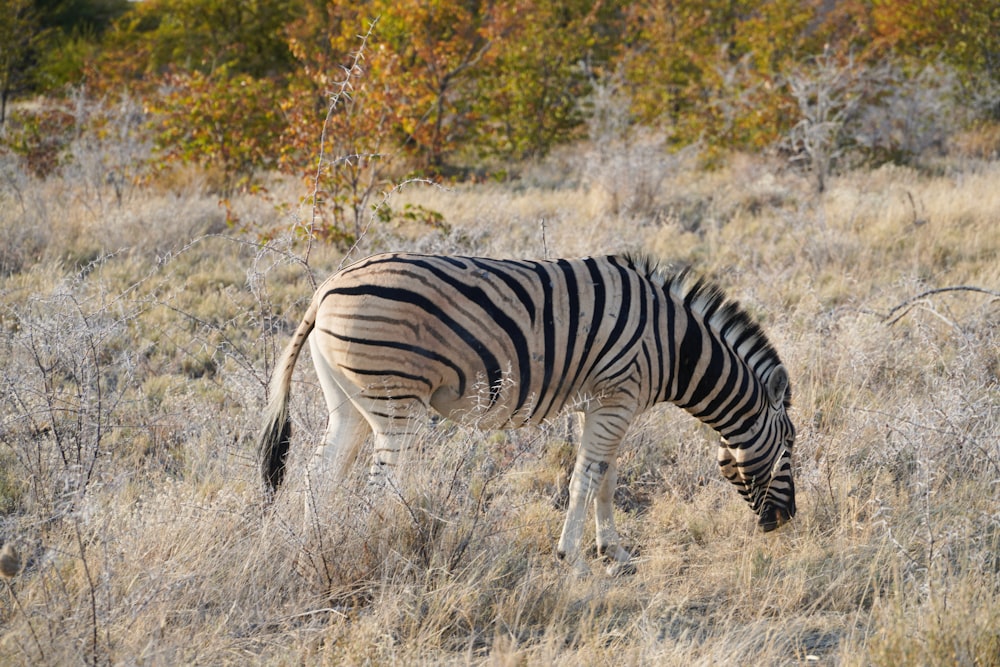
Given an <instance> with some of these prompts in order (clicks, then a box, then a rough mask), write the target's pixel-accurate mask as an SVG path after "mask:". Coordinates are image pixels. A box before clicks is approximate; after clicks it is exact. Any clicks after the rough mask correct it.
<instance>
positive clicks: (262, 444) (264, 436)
mask: <svg viewBox="0 0 1000 667" xmlns="http://www.w3.org/2000/svg"><path fill="white" fill-rule="evenodd" d="M318 309H319V300H318V299H314V300H313V302H312V303H311V304H310V305H309V310H307V311H306V314H305V317H303V318H302V321H301V322H300V323H299V326H298V328H297V329H296V330H295V335H294V336H293V337H292V340H291V341H289V343H288V345H287V346H285V349H284V351H283V352H282V353H281V358H280V359H278V363H277V365H276V366H275V367H274V373H273V375H272V376H271V383H270V385H269V387H268V393H269V394H270V399H269V400H268V403H267V408H265V410H264V425H263V428H261V431H260V437H259V444H258V450H257V451H258V458H259V463H260V473H261V477H263V480H264V485H265V489H266V491H267V493H268V498H269V499H270V497H272V496H273V495H274V492H275V491H277V489H278V486H279V485H280V484H281V480H282V479H284V477H285V459H286V458H287V456H288V449H289V446H290V444H291V437H292V421H291V418H290V416H289V413H288V403H289V399H290V398H291V390H292V371H293V370H295V362H296V361H297V360H298V358H299V352H301V351H302V347H303V345H305V342H306V339H307V338H309V334H310V332H312V330H313V327H314V326H315V325H316V311H317V310H318Z"/></svg>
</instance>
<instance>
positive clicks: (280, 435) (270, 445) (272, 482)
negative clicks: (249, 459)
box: [260, 417, 292, 499]
mask: <svg viewBox="0 0 1000 667" xmlns="http://www.w3.org/2000/svg"><path fill="white" fill-rule="evenodd" d="M291 440H292V421H291V420H290V419H288V418H287V417H286V418H284V419H280V420H278V421H277V422H276V423H272V424H269V425H268V428H267V429H266V430H265V434H264V436H263V437H262V438H261V443H262V447H261V452H260V472H261V477H263V479H264V484H265V486H266V490H267V495H268V499H270V498H272V497H273V496H274V492H275V491H277V490H278V487H279V486H281V482H282V480H284V479H285V459H286V458H288V450H289V448H290V446H291Z"/></svg>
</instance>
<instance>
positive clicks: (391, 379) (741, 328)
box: [259, 253, 795, 569]
mask: <svg viewBox="0 0 1000 667" xmlns="http://www.w3.org/2000/svg"><path fill="white" fill-rule="evenodd" d="M307 339H308V341H309V345H310V349H311V352H312V358H313V363H314V365H315V367H316V372H317V374H318V376H319V382H320V385H321V387H322V390H323V394H324V396H325V399H326V404H327V407H328V409H329V423H328V425H327V428H326V432H325V435H324V438H323V441H322V443H321V444H320V445H319V446H318V447H317V448H316V450H315V453H314V454H313V456H312V458H311V459H310V461H309V463H308V464H307V476H306V480H307V484H308V483H309V479H310V478H311V477H313V478H321V477H332V478H333V479H342V478H343V477H344V476H345V475H346V474H347V472H348V470H349V468H350V466H351V465H352V464H353V463H354V461H355V459H356V458H357V455H358V451H359V449H360V446H361V444H362V442H364V441H365V438H366V437H367V435H368V434H369V433H374V461H373V463H372V466H371V469H370V471H369V475H370V479H378V478H379V477H380V476H381V475H385V474H386V472H385V471H386V470H390V474H391V469H392V467H393V466H395V465H396V464H397V462H398V461H399V459H400V454H401V452H402V450H404V449H405V447H406V445H407V443H408V442H410V441H411V440H412V439H413V437H414V435H415V434H416V433H417V431H418V429H419V428H420V426H421V424H422V423H423V422H424V421H426V419H427V418H428V416H429V415H430V414H433V413H432V412H431V411H436V412H437V413H439V414H440V415H443V416H445V417H447V418H449V419H452V420H454V421H456V422H459V423H463V422H464V423H470V422H471V423H474V424H475V425H476V426H477V427H480V428H486V429H494V428H516V427H519V426H523V425H527V424H535V425H537V424H540V423H543V422H545V421H546V420H549V419H551V418H553V417H555V416H556V415H558V414H560V413H561V412H563V411H568V410H576V411H579V412H582V413H583V428H582V435H581V438H580V446H579V450H578V453H577V457H576V462H575V465H574V467H573V472H572V475H571V477H570V487H569V492H570V494H569V506H568V509H567V512H566V518H565V522H564V524H563V529H562V534H561V536H560V538H559V543H558V545H557V555H558V556H559V557H560V558H562V559H565V560H568V561H569V562H571V563H580V562H581V561H580V542H581V540H582V536H583V524H584V519H585V518H586V508H587V505H588V504H589V500H590V499H593V500H594V505H595V515H596V527H597V531H596V541H597V547H598V553H599V554H600V555H601V556H602V557H603V558H604V559H605V560H606V561H607V562H609V563H610V564H611V565H610V567H609V569H611V568H614V567H616V566H620V567H622V568H625V567H626V566H627V565H626V564H628V563H629V561H630V558H631V555H630V553H629V552H628V551H627V550H626V549H624V548H623V547H622V546H621V545H620V544H619V537H618V532H617V530H616V528H615V522H614V517H613V511H612V497H613V494H614V490H615V488H616V485H617V479H618V469H617V453H618V448H619V445H620V444H621V442H622V439H623V437H624V436H625V433H626V430H627V429H628V427H629V425H630V423H631V422H632V421H634V419H635V418H636V417H637V416H638V415H639V414H641V413H642V412H644V411H645V410H647V409H648V408H650V407H651V406H653V405H654V404H657V403H661V402H665V401H669V402H672V403H674V404H676V405H678V406H679V407H681V408H683V409H684V410H686V411H687V412H689V413H690V414H692V415H693V416H694V417H696V418H698V419H699V420H701V421H702V422H704V423H705V424H707V425H709V426H710V427H712V428H713V429H714V430H715V431H717V432H718V433H719V434H720V435H721V442H720V445H719V449H718V463H719V465H720V467H721V470H722V474H723V476H724V477H725V478H726V479H728V480H729V481H730V482H731V483H732V484H733V485H735V486H736V488H737V490H738V492H739V493H740V495H741V496H742V497H743V498H744V499H745V500H746V501H747V502H748V503H749V505H750V508H751V509H752V510H753V512H754V513H756V514H757V515H758V516H759V521H758V525H759V527H760V528H761V529H762V530H763V531H764V532H767V531H771V530H774V529H775V528H778V527H779V526H781V525H782V524H784V523H786V522H787V521H789V520H790V519H791V518H792V517H793V516H794V515H795V488H794V483H793V479H792V465H791V454H792V447H793V444H794V441H795V428H794V426H793V425H792V422H791V420H790V419H789V416H788V410H789V408H790V405H791V389H790V384H789V378H788V373H787V371H786V370H785V366H784V365H783V364H782V363H781V361H780V359H779V358H778V354H777V352H776V351H775V349H774V347H772V345H771V344H770V343H769V342H768V340H767V338H766V336H765V334H764V332H763V331H762V329H761V328H760V326H759V325H758V324H756V323H755V322H754V321H753V320H752V319H751V317H750V316H749V315H748V314H747V313H746V312H745V311H744V310H742V309H741V307H740V306H739V304H738V303H736V302H735V301H731V300H728V299H727V298H726V297H725V296H724V294H723V293H722V291H721V290H720V289H718V288H717V287H715V286H713V285H711V284H709V283H708V282H706V281H705V280H703V279H696V278H694V277H693V275H692V272H691V270H690V269H689V268H685V269H681V270H679V271H673V272H671V271H668V270H666V269H663V268H661V267H660V266H659V265H658V264H657V263H656V262H655V261H653V260H650V259H648V258H646V257H643V256H638V255H610V256H604V257H586V258H582V259H555V260H539V261H528V260H510V259H488V258H481V257H459V256H440V255H439V256H435V255H420V254H408V253H387V254H378V255H373V256H371V257H368V258H367V259H364V260H361V261H359V262H357V263H355V264H352V265H350V266H348V267H347V268H344V269H342V270H340V271H339V272H337V273H335V274H333V275H332V276H331V277H329V278H328V279H327V280H326V281H325V282H324V283H323V284H322V285H320V286H319V288H318V289H317V290H316V292H315V295H314V296H313V298H312V301H311V303H310V305H309V307H308V310H307V311H306V314H305V316H304V317H303V319H302V321H301V323H300V324H299V325H298V328H297V329H296V331H295V334H294V336H293V338H292V340H291V341H290V342H289V343H288V345H287V346H286V347H285V349H284V351H283V353H282V355H281V356H280V358H279V359H278V361H277V363H276V366H275V370H274V373H273V376H272V378H271V382H270V386H269V393H270V400H269V402H268V405H267V407H266V410H265V413H264V420H263V421H264V424H263V428H262V431H261V435H260V441H259V456H260V466H261V474H262V477H263V480H264V483H265V488H266V490H267V492H268V494H269V495H270V494H273V493H274V492H275V491H276V490H277V488H278V486H279V485H280V484H281V482H282V479H283V477H284V471H285V459H286V456H287V454H288V451H289V446H290V435H291V427H290V419H289V396H290V387H291V381H292V371H293V368H294V366H295V363H296V360H297V358H298V356H299V353H300V351H301V350H302V347H303V346H304V344H305V342H306V340H307ZM306 502H307V505H308V503H309V500H308V499H307V501H306ZM307 512H308V507H307ZM577 566H578V567H579V565H577ZM583 567H586V566H583ZM629 567H630V566H629Z"/></svg>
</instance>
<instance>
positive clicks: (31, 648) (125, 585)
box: [0, 157, 1000, 665]
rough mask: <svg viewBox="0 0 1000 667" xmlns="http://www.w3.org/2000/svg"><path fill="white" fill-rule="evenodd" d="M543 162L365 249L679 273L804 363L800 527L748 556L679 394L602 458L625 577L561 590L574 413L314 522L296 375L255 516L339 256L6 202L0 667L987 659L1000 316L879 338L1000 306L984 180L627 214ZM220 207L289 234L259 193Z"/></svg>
mask: <svg viewBox="0 0 1000 667" xmlns="http://www.w3.org/2000/svg"><path fill="white" fill-rule="evenodd" d="M567 162H568V163H572V160H569V161H567ZM535 169H536V175H535V177H534V179H533V180H532V179H526V181H524V182H522V183H520V184H517V185H516V186H515V185H507V186H504V185H496V184H494V185H479V186H468V187H461V188H457V189H454V190H441V189H436V188H426V187H424V188H420V187H411V188H408V189H406V190H405V191H404V192H403V193H402V194H401V195H399V196H398V197H397V198H396V199H395V200H394V202H393V204H394V206H396V207H398V209H399V210H401V209H402V206H403V205H404V204H405V203H415V204H419V205H421V206H424V207H426V208H428V209H433V210H436V211H439V212H440V213H442V214H443V215H444V218H445V221H446V222H447V228H446V229H443V230H436V231H427V230H424V229H420V228H415V227H414V226H413V225H412V224H410V225H407V224H404V223H401V222H400V223H388V224H383V223H379V224H377V225H375V226H373V227H372V229H370V230H369V233H368V235H367V236H366V237H365V238H364V240H363V243H362V247H361V248H360V249H359V253H360V254H367V253H368V252H372V251H376V250H381V249H386V248H413V249H422V250H428V251H431V250H433V251H442V252H462V253H482V254H490V255H499V256H541V255H546V254H547V255H548V256H560V255H582V254H601V253H605V252H613V251H623V250H645V251H648V252H652V253H654V254H655V255H657V256H658V257H661V258H663V259H665V260H675V261H681V262H690V263H693V264H695V266H696V267H697V268H698V269H699V270H700V271H702V272H703V273H706V274H708V275H710V276H712V277H713V278H714V279H716V280H717V281H719V282H720V283H721V284H723V285H724V286H725V287H726V288H727V290H729V292H730V293H731V295H732V296H734V297H736V298H738V299H740V300H741V301H743V302H744V303H745V305H746V306H747V307H748V308H749V309H750V310H751V312H753V313H754V314H755V315H756V316H757V317H759V318H760V319H761V321H762V322H763V323H764V326H765V328H766V330H767V331H768V332H769V334H770V336H771V338H772V340H773V341H774V343H775V344H776V346H777V348H778V350H779V351H780V352H781V355H782V357H783V359H784V361H785V362H786V364H787V365H788V367H789V369H790V371H791V374H792V380H793V389H794V404H795V408H794V413H793V415H794V419H795V421H796V424H797V425H798V428H799V433H800V437H799V441H798V444H797V451H796V462H797V467H798V484H797V486H798V488H799V490H800V492H799V508H800V509H799V514H798V516H797V517H796V519H795V520H794V521H793V522H792V523H791V524H790V525H788V526H787V527H785V528H783V529H782V530H780V531H778V532H777V533H773V534H769V535H762V534H759V533H757V532H755V530H754V528H753V526H754V520H753V517H752V516H751V515H750V513H749V512H748V511H747V509H746V507H745V506H744V505H743V504H742V502H741V501H740V500H739V498H738V497H737V496H736V494H735V493H733V492H732V490H731V489H730V488H728V484H727V483H725V482H724V481H723V480H722V478H721V476H720V475H719V474H718V472H717V469H716V464H715V462H714V447H715V439H714V437H713V435H712V434H711V433H710V432H709V431H707V430H706V429H705V428H703V427H702V426H701V425H699V424H697V423H696V422H694V421H693V420H692V419H690V418H689V417H688V416H687V415H685V414H684V413H682V412H681V411H679V410H676V409H675V408H673V407H671V406H665V407H663V408H661V409H657V410H655V411H653V412H651V413H649V414H648V415H646V416H645V417H644V418H643V419H641V420H640V422H639V423H637V424H636V425H635V426H634V428H633V431H632V433H631V435H630V437H629V439H628V441H627V443H626V446H625V448H624V452H623V454H622V459H621V464H622V471H621V479H622V483H621V488H620V489H619V491H618V493H617V494H616V501H617V502H616V506H617V508H618V512H619V516H618V522H619V525H620V527H621V529H622V533H623V535H624V539H625V540H626V542H627V543H628V544H630V545H632V546H633V547H635V548H636V549H637V550H638V553H639V557H640V559H641V566H640V569H639V572H638V573H637V574H636V575H634V576H632V577H625V578H617V579H615V578H609V577H607V576H605V575H603V574H601V573H600V572H601V570H600V568H598V567H595V568H594V575H593V576H592V577H589V578H586V579H575V578H573V577H571V576H570V573H568V572H567V571H566V570H565V569H564V568H563V566H562V565H561V564H560V563H559V562H557V561H556V559H555V558H554V556H553V546H554V544H555V541H556V539H557V538H558V531H559V529H560V527H561V522H562V511H563V508H564V503H565V481H566V480H565V477H566V471H567V468H568V466H569V462H570V460H571V454H570V452H571V451H572V443H573V442H575V438H576V437H577V435H576V430H575V429H576V422H575V420H574V419H572V418H566V419H560V420H558V421H557V422H556V423H553V424H551V425H550V426H549V427H548V428H546V429H540V430H534V431H532V430H527V431H518V432H511V433H501V434H487V433H479V432H476V431H472V430H468V429H462V428H458V427H456V426H454V425H452V424H450V423H448V422H440V423H438V424H436V425H435V426H433V427H431V428H429V430H428V433H427V436H426V438H425V441H424V442H423V443H422V444H423V445H424V450H425V453H424V455H423V456H424V459H425V460H424V461H423V462H422V464H421V466H420V468H419V471H417V472H416V473H415V474H414V475H412V476H411V477H409V478H408V479H407V480H406V481H405V483H404V485H403V488H402V489H400V490H399V492H398V493H396V494H389V495H388V496H387V497H377V498H373V497H371V496H369V495H368V494H366V492H365V490H364V484H363V481H364V480H363V479H362V475H363V473H362V469H363V468H364V466H359V467H358V474H357V475H356V476H355V477H354V478H353V479H352V480H351V481H350V483H349V484H347V485H345V487H344V488H341V489H337V490H336V491H335V492H333V493H331V495H330V498H329V499H328V503H327V506H326V509H325V511H324V512H323V514H322V520H321V522H320V524H319V525H317V526H311V527H303V526H302V525H301V515H302V512H301V507H302V502H303V499H302V491H301V489H302V485H301V483H300V481H297V478H296V472H297V471H300V470H301V467H302V463H303V459H304V456H305V455H306V454H307V452H308V451H309V449H310V444H309V443H310V442H311V441H313V440H315V439H316V438H317V437H318V434H319V433H320V432H321V430H322V428H323V421H324V415H323V407H322V404H321V401H320V396H319V389H318V386H316V383H315V378H314V376H313V374H312V371H311V368H309V367H308V365H304V366H303V369H304V370H302V372H301V374H300V376H299V379H300V382H299V383H298V384H297V386H296V387H295V400H294V419H295V428H296V436H295V449H294V451H293V461H292V462H291V472H290V474H291V478H290V481H289V485H288V487H287V490H286V491H285V492H284V493H283V495H282V496H281V497H280V498H279V501H278V503H277V505H276V507H275V508H274V510H273V511H272V512H271V513H269V514H265V513H264V512H263V511H262V508H261V504H260V501H261V498H260V495H259V488H258V485H257V480H256V473H255V470H256V469H255V466H254V460H253V459H254V452H253V442H252V440H253V434H254V432H255V430H256V428H257V424H256V416H257V415H258V414H259V412H260V409H261V406H262V402H263V398H264V384H263V383H264V381H265V379H266V376H267V374H268V371H269V364H271V363H272V362H273V359H274V354H275V349H276V346H278V345H282V344H283V343H284V341H285V340H286V339H287V335H288V332H289V330H290V328H291V327H292V326H294V323H295V321H296V320H297V318H298V317H299V315H300V313H301V310H302V308H303V304H304V302H305V300H306V299H307V298H308V297H309V295H310V293H311V284H310V278H311V276H319V275H322V274H324V273H326V272H327V271H328V270H332V269H333V268H335V267H336V266H337V265H338V264H339V262H340V261H341V260H342V255H340V254H338V253H337V252H336V251H334V250H333V249H330V248H323V247H315V248H313V249H312V250H311V254H310V256H309V266H305V265H303V263H302V262H301V261H300V260H301V258H302V257H303V256H304V246H303V245H302V242H301V241H296V242H294V243H292V242H288V241H285V242H283V243H275V244H271V245H270V246H268V247H266V248H261V247H260V246H259V245H258V244H256V243H255V242H254V240H255V239H254V237H253V236H250V235H244V234H243V233H242V232H240V231H237V230H233V229H228V228H227V227H226V226H225V224H224V222H223V212H222V211H221V210H220V209H219V208H218V206H217V203H216V202H215V201H214V200H212V199H210V198H206V197H204V196H202V195H200V194H199V193H198V192H197V190H196V189H192V190H191V191H188V192H186V193H183V194H177V193H174V194H170V193H162V192H154V191H149V192H142V191H138V192H135V193H133V195H132V197H131V198H130V199H128V200H126V201H124V202H122V204H121V205H117V204H116V203H114V202H113V201H111V200H110V199H108V198H107V197H105V198H100V197H96V196H95V194H94V193H93V192H90V191H87V190H85V189H82V188H79V187H75V186H74V185H73V183H72V182H69V183H66V182H48V183H35V182H31V181H28V180H21V181H16V182H15V181H10V180H8V185H6V186H4V187H6V189H5V190H2V191H0V236H2V241H3V251H2V252H0V264H2V267H0V268H2V271H3V277H2V278H0V296H2V308H0V328H2V340H3V364H2V368H3V382H4V396H5V397H6V398H5V400H4V402H3V404H2V434H0V513H2V514H0V540H2V541H8V540H10V541H14V542H15V543H16V544H17V547H18V551H19V552H20V554H21V557H22V561H23V564H24V568H23V570H22V571H21V572H20V573H19V574H17V575H16V576H15V577H14V578H13V579H11V580H10V581H9V585H6V584H4V585H3V586H2V588H0V663H2V664H77V663H102V664H103V663H115V664H119V663H124V664H245V663H247V662H253V663H262V664H297V663H306V664H371V663H374V664H468V663H472V664H485V665H514V664H555V665H576V664H607V663H614V664H625V665H644V664H694V665H701V664H706V665H707V664H731V663H736V662H741V663H749V664H801V663H806V664H843V665H862V664H878V665H898V664H918V663H919V664H949V665H950V664H969V665H972V664H976V665H996V664H1000V657H998V656H1000V630H998V628H1000V555H998V554H1000V445H998V443H1000V352H998V350H1000V327H998V323H1000V300H998V299H997V298H996V297H991V296H990V295H987V294H983V293H973V292H963V291H956V292H947V293H939V294H933V295H929V296H926V297H923V298H920V299H917V300H915V301H914V302H913V303H912V304H910V307H909V309H908V310H900V311H897V312H896V313H895V314H894V315H896V316H899V317H894V318H893V319H892V320H887V319H886V315H888V314H889V312H890V310H891V309H893V308H894V307H896V306H897V305H899V304H902V303H904V302H906V301H908V300H910V299H911V298H913V297H914V296H916V295H918V294H921V293H922V292H925V291H927V290H930V289H933V288H939V287H946V286H956V285H969V286H978V287H983V288H988V289H991V290H993V291H994V292H995V291H997V290H1000V261H998V260H1000V225H998V224H997V221H998V220H1000V168H998V166H997V165H996V164H995V163H994V164H986V165H985V166H984V165H982V164H973V163H968V164H964V165H963V164H955V165H953V166H952V167H951V168H950V170H948V171H947V172H942V173H944V174H945V175H938V176H932V175H926V174H919V173H916V172H913V171H909V170H904V169H890V168H885V169H881V170H878V171H876V172H859V173H853V174H848V175H846V176H844V177H841V178H839V179H834V180H833V181H831V183H830V184H829V188H828V190H827V192H826V193H824V194H823V195H822V196H821V197H819V198H817V197H816V196H815V195H813V194H812V190H811V185H810V183H809V182H808V181H806V180H804V179H802V178H801V177H798V176H795V175H794V174H788V173H785V172H783V171H781V170H779V169H777V168H775V166H774V165H771V164H769V163H767V162H766V161H762V160H760V159H757V158H752V157H743V158H739V159H735V160H734V161H733V162H732V163H731V164H730V165H729V166H728V167H726V168H725V169H722V170H719V171H716V172H711V173H704V172H699V171H695V170H693V169H691V168H690V167H687V166H683V165H681V164H680V163H678V164H677V165H675V167H674V168H673V170H668V169H660V170H659V171H657V172H656V174H657V179H659V182H658V183H657V184H656V186H657V187H656V189H655V193H656V196H655V198H653V199H652V200H644V201H645V203H644V205H643V208H642V210H641V211H638V212H637V211H636V210H635V209H629V208H627V207H622V206H621V202H625V201H633V200H634V199H635V198H634V197H632V195H631V194H630V193H629V192H623V191H621V189H622V188H627V187H628V184H627V181H622V182H618V181H609V183H605V184H603V186H601V184H600V183H599V179H597V180H598V182H597V183H594V182H589V181H588V182H586V183H585V184H582V185H579V186H574V185H572V184H573V183H578V182H579V183H584V181H581V179H580V174H579V172H572V173H570V172H562V171H560V169H561V167H559V166H558V165H557V164H556V163H555V162H553V163H549V164H547V165H540V166H538V167H536V168H535ZM587 173H588V174H590V176H589V178H590V179H591V180H592V181H593V180H594V179H595V177H594V174H595V173H597V174H599V169H596V168H595V167H593V166H591V167H590V168H589V171H588V172H587ZM532 182H534V183H538V185H532V184H531V183H532ZM543 183H544V185H543ZM560 183H563V184H567V185H559V184H560ZM553 184H555V185H553ZM649 187H650V184H649V183H645V184H644V188H649ZM272 192H276V193H278V194H275V196H276V197H278V198H279V199H281V197H282V196H283V195H282V194H280V193H281V192H282V191H281V189H280V188H275V189H272ZM294 200H295V194H294V193H291V192H289V193H288V198H287V201H294ZM233 205H234V206H235V207H237V209H238V212H239V213H240V216H241V220H242V221H243V222H244V223H246V224H248V225H256V226H258V227H260V226H270V227H274V226H276V225H277V226H285V227H291V221H290V220H287V219H283V218H280V217H278V216H277V215H276V214H275V213H273V212H272V209H271V208H270V204H268V203H265V202H261V201H260V200H253V199H245V200H238V201H235V202H234V203H233ZM206 234H208V235H207V236H206ZM310 270H311V271H312V274H311V273H310ZM588 539H591V538H590V537H588Z"/></svg>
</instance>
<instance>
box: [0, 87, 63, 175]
mask: <svg viewBox="0 0 1000 667" xmlns="http://www.w3.org/2000/svg"><path fill="white" fill-rule="evenodd" d="M76 132H77V127H76V123H75V121H74V118H73V116H72V115H71V114H70V113H69V112H68V111H66V109H64V108H63V107H62V106H61V105H58V104H46V105H43V106H40V107H37V108H30V109H18V110H16V111H14V112H13V113H11V114H10V116H9V118H8V119H7V123H5V125H4V132H3V134H2V135H0V154H3V153H4V152H10V153H13V154H14V155H17V156H19V157H20V158H21V161H22V164H23V166H24V168H25V169H26V170H27V171H28V172H29V173H31V174H32V175H34V176H37V177H39V178H44V177H46V176H49V175H50V174H53V173H55V172H56V170H57V169H58V168H59V167H60V166H61V165H62V164H63V163H64V162H65V159H66V150H67V148H68V147H69V144H70V142H71V141H72V140H73V137H74V136H75V135H76Z"/></svg>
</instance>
